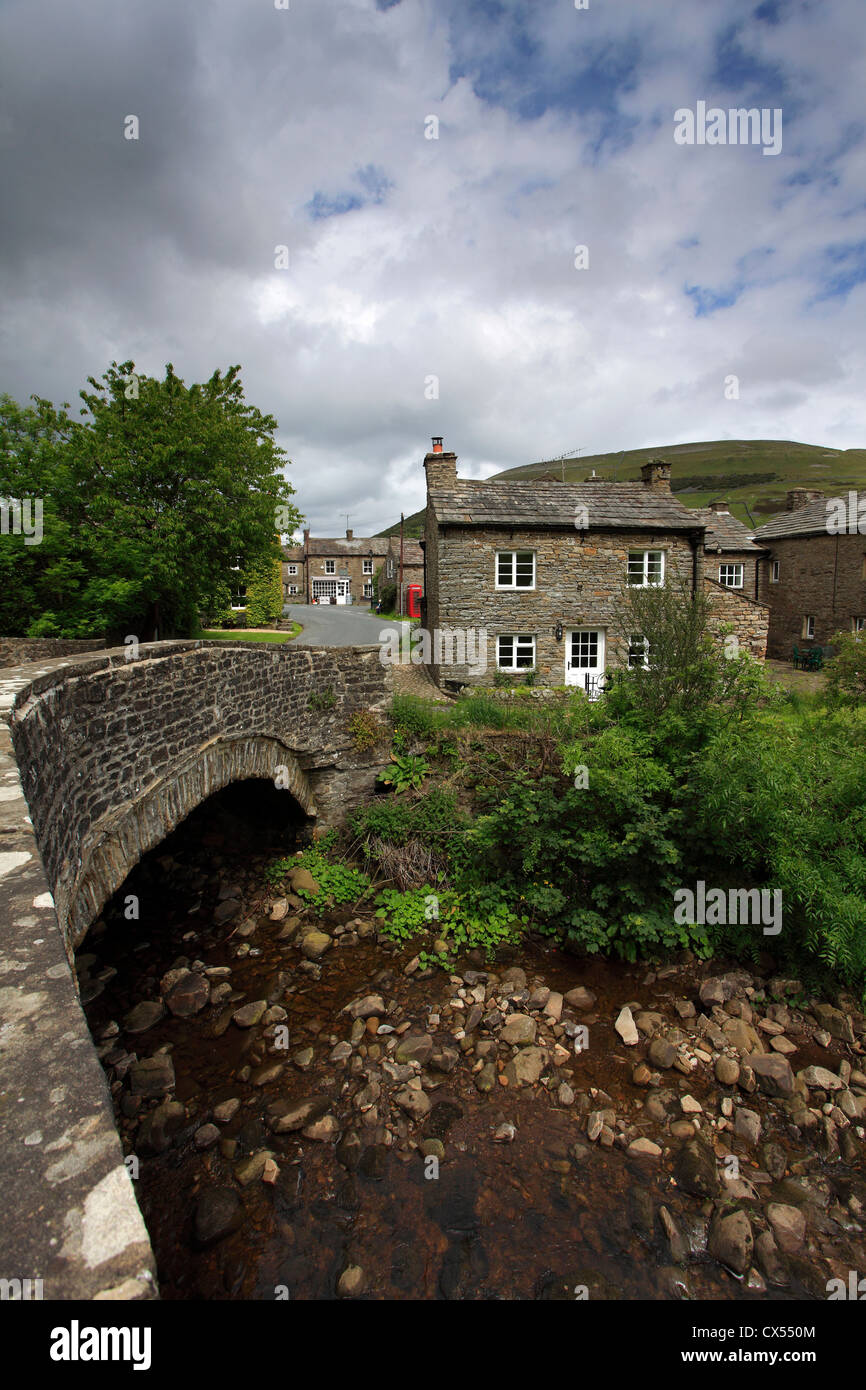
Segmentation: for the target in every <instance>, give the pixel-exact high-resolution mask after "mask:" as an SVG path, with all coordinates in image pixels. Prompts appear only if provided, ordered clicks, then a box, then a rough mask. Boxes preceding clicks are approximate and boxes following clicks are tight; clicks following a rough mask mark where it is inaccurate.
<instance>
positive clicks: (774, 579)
mask: <svg viewBox="0 0 866 1390" xmlns="http://www.w3.org/2000/svg"><path fill="white" fill-rule="evenodd" d="M781 568H782V566H781V562H780V561H779V560H773V561H772V563H771V564H770V583H771V584H778V582H779V571H780V569H781Z"/></svg>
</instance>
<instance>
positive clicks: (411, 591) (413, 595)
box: [406, 584, 421, 618]
mask: <svg viewBox="0 0 866 1390" xmlns="http://www.w3.org/2000/svg"><path fill="white" fill-rule="evenodd" d="M406 612H407V613H408V614H409V617H410V618H420V617H421V585H420V584H407V585H406Z"/></svg>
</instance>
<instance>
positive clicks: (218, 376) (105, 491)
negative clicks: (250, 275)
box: [0, 362, 301, 640]
mask: <svg viewBox="0 0 866 1390" xmlns="http://www.w3.org/2000/svg"><path fill="white" fill-rule="evenodd" d="M88 385H89V387H90V388H91V389H90V390H83V391H81V392H80V395H81V399H82V401H83V402H84V407H83V409H82V411H81V414H82V416H84V417H85V418H84V419H83V420H80V421H73V420H71V419H70V417H69V416H68V415H67V414H66V409H67V407H64V408H63V409H62V410H61V411H56V410H55V409H54V408H53V407H52V406H51V405H50V403H48V402H46V401H41V400H37V401H36V406H35V408H30V407H24V408H22V407H18V406H16V405H15V403H14V402H8V398H7V400H6V401H5V402H4V407H3V412H2V419H3V435H2V452H0V495H3V493H4V492H8V493H10V495H13V496H17V495H19V494H20V493H21V492H22V491H24V490H25V485H26V484H28V483H29V489H28V491H31V492H32V488H33V484H34V483H36V484H38V487H39V489H40V491H41V493H42V495H43V496H44V500H45V510H46V517H47V520H46V531H45V539H44V541H43V544H42V545H40V546H33V547H31V549H32V551H34V552H41V553H39V554H34V556H33V557H32V558H31V557H29V556H28V557H26V560H25V569H26V570H27V572H28V573H27V575H26V577H25V579H24V580H22V589H21V591H20V594H19V599H20V602H19V605H18V608H17V621H16V622H15V625H14V626H9V625H8V622H7V623H4V627H5V630H7V631H10V632H16V631H22V630H23V631H26V632H28V633H29V634H30V635H34V636H36V635H51V634H56V635H65V636H83V635H88V634H91V633H105V634H107V635H108V636H109V637H115V638H116V637H119V636H121V635H125V634H126V633H129V632H134V633H136V635H138V636H139V637H141V638H142V639H144V640H147V639H149V638H152V637H153V636H155V635H158V636H170V635H173V634H187V633H190V632H193V631H194V630H195V629H196V626H197V622H198V615H199V613H200V612H201V611H206V610H207V609H209V608H211V609H212V608H214V607H215V606H217V605H218V601H219V596H220V594H221V591H222V590H223V588H224V585H225V582H226V575H227V574H228V573H229V572H230V571H231V568H232V566H233V565H238V564H239V565H240V566H241V568H242V570H247V569H251V568H252V567H254V566H256V565H257V564H260V563H262V562H266V561H269V560H270V558H271V557H272V555H273V554H274V545H275V539H276V534H277V532H278V531H281V532H286V531H289V532H290V531H292V530H294V528H295V527H296V526H297V524H298V523H299V521H300V520H301V517H300V514H299V513H298V511H297V509H296V508H295V507H294V505H293V504H292V502H291V498H292V496H293V494H294V490H293V489H292V488H291V487H290V485H289V483H288V482H287V480H286V478H285V476H284V474H283V472H282V469H283V467H284V466H285V463H286V459H285V455H284V452H283V450H282V449H280V448H279V446H278V445H277V444H276V442H275V440H274V438H273V435H274V431H275V430H276V427H277V422H276V420H275V419H274V418H273V417H272V416H270V415H263V414H262V413H261V412H260V411H259V410H257V409H256V408H255V407H254V406H251V405H249V404H248V403H247V402H246V401H245V399H244V393H243V386H242V383H241V379H240V368H239V367H237V366H235V367H230V368H229V370H228V371H227V372H226V373H225V374H222V373H220V372H219V371H216V372H214V374H213V376H212V377H211V378H210V379H209V380H208V381H207V382H204V383H201V384H199V383H196V384H193V385H191V386H189V387H187V386H186V385H185V384H184V382H183V381H182V380H181V378H180V377H178V376H177V375H176V374H175V372H174V368H173V367H172V365H171V364H169V365H168V366H167V367H166V373H165V377H164V378H163V379H162V380H158V379H157V378H154V377H148V376H144V375H139V374H137V373H136V372H135V365H134V363H132V362H124V363H121V364H119V365H118V364H117V363H116V362H113V363H112V364H111V366H110V368H109V369H108V371H107V372H106V373H105V374H104V375H103V378H102V380H101V381H97V380H96V379H95V378H94V377H89V378H88ZM16 487H17V489H18V491H17V492H16V491H15V488H16ZM7 539H9V538H4V550H5V548H6V540H7ZM15 539H16V551H17V554H18V555H19V556H20V552H21V548H22V547H21V545H20V540H19V538H15ZM43 547H44V550H43ZM3 616H4V617H5V616H6V614H5V612H4V614H3Z"/></svg>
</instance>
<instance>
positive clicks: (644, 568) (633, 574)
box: [628, 550, 665, 589]
mask: <svg viewBox="0 0 866 1390" xmlns="http://www.w3.org/2000/svg"><path fill="white" fill-rule="evenodd" d="M628 582H629V586H630V587H631V588H632V589H659V588H661V587H662V585H663V584H664V582H665V553H664V551H663V550H630V551H629V552H628Z"/></svg>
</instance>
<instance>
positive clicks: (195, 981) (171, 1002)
mask: <svg viewBox="0 0 866 1390" xmlns="http://www.w3.org/2000/svg"><path fill="white" fill-rule="evenodd" d="M209 999H210V985H209V984H208V982H207V980H205V979H204V978H203V977H202V976H201V975H198V974H196V972H195V971H194V970H185V971H184V972H183V974H182V975H181V977H180V979H179V980H178V981H177V982H176V983H175V984H174V985H172V987H171V989H170V990H169V992H168V994H167V995H166V997H165V1002H166V1005H167V1007H168V1008H169V1009H170V1010H171V1012H172V1013H173V1014H174V1015H175V1017H177V1018H192V1017H193V1015H194V1014H197V1013H198V1012H199V1010H200V1009H203V1008H204V1006H205V1004H206V1003H207V1002H208V1000H209Z"/></svg>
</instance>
